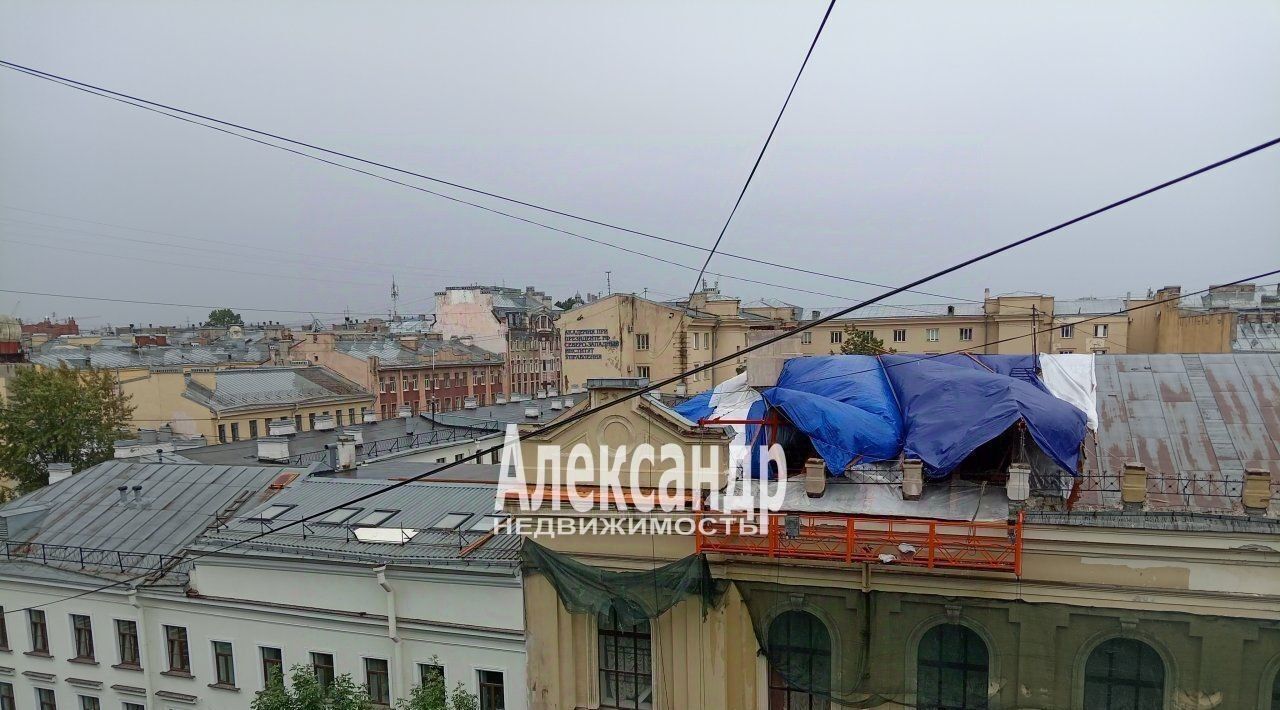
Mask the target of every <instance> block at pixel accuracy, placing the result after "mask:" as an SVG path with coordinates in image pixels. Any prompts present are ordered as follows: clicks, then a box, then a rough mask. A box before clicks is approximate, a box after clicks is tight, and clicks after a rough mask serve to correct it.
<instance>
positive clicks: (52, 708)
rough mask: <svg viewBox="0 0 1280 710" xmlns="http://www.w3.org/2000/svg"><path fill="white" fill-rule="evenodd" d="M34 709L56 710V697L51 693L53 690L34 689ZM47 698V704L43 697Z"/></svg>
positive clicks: (55, 694)
mask: <svg viewBox="0 0 1280 710" xmlns="http://www.w3.org/2000/svg"><path fill="white" fill-rule="evenodd" d="M35 690H36V708H37V709H38V710H58V695H57V693H55V692H53V688H36V689H35ZM46 694H47V697H48V698H49V702H48V703H45V697H46Z"/></svg>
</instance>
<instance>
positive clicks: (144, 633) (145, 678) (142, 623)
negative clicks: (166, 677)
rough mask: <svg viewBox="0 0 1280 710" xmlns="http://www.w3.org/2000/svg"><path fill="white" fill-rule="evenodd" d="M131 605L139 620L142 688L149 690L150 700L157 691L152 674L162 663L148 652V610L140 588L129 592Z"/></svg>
mask: <svg viewBox="0 0 1280 710" xmlns="http://www.w3.org/2000/svg"><path fill="white" fill-rule="evenodd" d="M129 604H130V606H132V607H133V608H134V609H135V610H136V611H137V615H138V616H137V618H138V660H139V661H140V662H141V663H142V687H144V688H146V690H147V698H148V699H150V698H151V697H152V694H153V693H154V691H155V684H154V683H153V682H152V672H153V671H154V670H155V668H156V664H158V663H160V659H158V658H156V659H153V658H151V654H150V653H148V652H147V647H148V646H149V644H148V643H147V639H148V638H149V636H148V632H149V630H150V628H151V627H150V625H149V624H148V623H147V610H146V608H145V607H143V606H142V600H141V599H139V598H138V588H137V587H133V588H131V589H130V590H129Z"/></svg>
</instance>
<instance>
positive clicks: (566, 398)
mask: <svg viewBox="0 0 1280 710" xmlns="http://www.w3.org/2000/svg"><path fill="white" fill-rule="evenodd" d="M586 398H587V395H586V394H585V393H578V394H572V395H570V394H563V395H560V396H559V397H548V398H547V399H527V400H521V401H519V402H509V403H507V404H494V405H490V406H487V407H477V408H475V409H457V410H454V411H451V412H436V413H435V415H434V416H433V415H430V414H424V415H423V416H425V417H428V418H432V419H435V421H437V422H439V423H440V424H443V425H445V426H463V427H482V428H486V429H491V430H494V431H502V430H504V429H505V428H506V425H507V424H545V423H547V422H549V421H552V420H553V419H556V418H557V417H559V416H560V415H562V414H564V413H565V412H567V411H569V409H570V407H572V406H573V405H575V404H577V403H579V402H581V401H583V400H584V399H586ZM553 399H559V400H561V401H562V402H563V403H564V408H563V409H552V408H551V400H553ZM526 405H533V406H537V407H538V410H539V414H538V416H537V417H528V416H525V411H524V410H525V406H526Z"/></svg>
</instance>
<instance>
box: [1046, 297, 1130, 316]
mask: <svg viewBox="0 0 1280 710" xmlns="http://www.w3.org/2000/svg"><path fill="white" fill-rule="evenodd" d="M1126 307H1127V306H1126V305H1125V301H1124V299H1123V298H1063V299H1054V301H1053V315H1055V316H1075V315H1080V316H1083V315H1100V314H1104V313H1117V312H1119V311H1123V310H1124V309H1125V308H1126Z"/></svg>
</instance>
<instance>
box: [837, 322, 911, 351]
mask: <svg viewBox="0 0 1280 710" xmlns="http://www.w3.org/2000/svg"><path fill="white" fill-rule="evenodd" d="M840 352H841V354H843V355H887V354H889V353H896V352H898V351H897V350H894V349H893V348H886V347H885V346H884V341H883V340H881V339H880V338H877V337H876V336H875V333H872V332H871V331H869V330H858V329H857V328H856V327H855V326H854V325H853V324H852V323H849V324H848V325H846V326H845V327H844V338H843V339H842V340H841V341H840Z"/></svg>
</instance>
